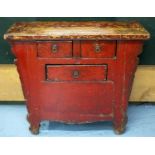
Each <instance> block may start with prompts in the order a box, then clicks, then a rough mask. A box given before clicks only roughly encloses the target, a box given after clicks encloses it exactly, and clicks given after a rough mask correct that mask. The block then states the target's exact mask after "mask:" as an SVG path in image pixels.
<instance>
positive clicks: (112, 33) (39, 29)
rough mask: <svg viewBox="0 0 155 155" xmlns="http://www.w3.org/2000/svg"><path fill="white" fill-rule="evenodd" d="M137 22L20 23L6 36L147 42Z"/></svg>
mask: <svg viewBox="0 0 155 155" xmlns="http://www.w3.org/2000/svg"><path fill="white" fill-rule="evenodd" d="M149 38H150V34H149V33H148V32H147V31H146V30H145V29H144V28H143V26H141V25H140V24H139V23H137V22H131V23H129V22H105V21H104V22H95V21H92V22H19V23H15V24H14V25H13V26H12V27H11V28H10V29H9V30H8V32H7V33H6V34H5V35H4V39H8V40H51V39H56V40H57V39H107V40H122V39H123V40H124V39H125V40H137V39H139V40H146V39H149Z"/></svg>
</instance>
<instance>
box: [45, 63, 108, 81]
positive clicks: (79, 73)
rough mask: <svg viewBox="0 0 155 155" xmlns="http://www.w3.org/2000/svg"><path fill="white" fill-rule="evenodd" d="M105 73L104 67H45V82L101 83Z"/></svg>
mask: <svg viewBox="0 0 155 155" xmlns="http://www.w3.org/2000/svg"><path fill="white" fill-rule="evenodd" d="M106 71H107V66H106V65H46V80H51V81H97V80H100V81H102V80H106Z"/></svg>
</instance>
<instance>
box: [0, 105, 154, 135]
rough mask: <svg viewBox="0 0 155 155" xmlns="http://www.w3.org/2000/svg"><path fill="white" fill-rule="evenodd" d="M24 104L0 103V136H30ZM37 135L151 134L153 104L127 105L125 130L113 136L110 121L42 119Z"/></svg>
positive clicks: (152, 132)
mask: <svg viewBox="0 0 155 155" xmlns="http://www.w3.org/2000/svg"><path fill="white" fill-rule="evenodd" d="M26 113H27V111H26V107H25V105H0V136H1V137H27V136H29V137H30V136H34V135H32V134H31V133H30V132H29V130H28V128H29V124H28V122H27V121H26ZM37 136H41V137H42V136H46V137H47V136H49V137H50V136H55V137H58V136H59V137H65V136H66V137H71V136H76V137H114V136H117V137H118V136H121V137H139V136H143V137H145V136H147V137H150V136H152V137H154V136H155V105H146V104H145V105H144V104H143V105H130V106H129V108H128V124H127V129H126V132H125V133H124V134H122V135H115V134H114V132H113V130H112V124H111V122H96V123H91V124H82V125H67V124H63V123H57V122H50V123H49V122H48V121H45V122H42V123H41V128H40V134H39V135H37Z"/></svg>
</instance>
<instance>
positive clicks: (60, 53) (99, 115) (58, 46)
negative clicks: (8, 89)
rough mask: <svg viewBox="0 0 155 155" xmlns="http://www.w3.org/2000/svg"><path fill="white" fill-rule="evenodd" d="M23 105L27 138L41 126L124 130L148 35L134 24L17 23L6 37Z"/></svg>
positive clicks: (120, 131)
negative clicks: (98, 125)
mask: <svg viewBox="0 0 155 155" xmlns="http://www.w3.org/2000/svg"><path fill="white" fill-rule="evenodd" d="M5 37H6V39H8V40H9V41H10V44H11V46H12V52H13V53H14V54H15V56H16V57H17V60H16V65H17V69H18V72H19V75H20V79H21V82H22V86H23V91H24V95H25V99H26V101H27V103H26V104H27V109H28V116H27V118H28V121H29V122H30V129H31V131H32V133H38V132H39V124H40V122H41V121H43V120H49V121H60V122H64V123H91V122H96V121H112V122H113V124H114V129H115V131H116V133H122V132H123V131H124V130H125V124H126V122H127V115H126V111H127V105H128V98H129V95H130V90H131V88H132V81H133V77H134V73H135V70H136V66H137V64H138V57H137V56H138V55H139V54H140V53H141V52H142V46H143V40H146V39H148V38H149V34H148V32H147V31H146V30H145V29H144V28H143V27H142V26H140V25H139V24H138V23H113V22H82V23H80V22H71V23H69V22H47V23H46V22H45V23H43V22H39V23H37V22H34V23H18V24H16V25H14V26H13V27H12V28H11V29H10V30H9V32H8V33H7V34H6V36H5Z"/></svg>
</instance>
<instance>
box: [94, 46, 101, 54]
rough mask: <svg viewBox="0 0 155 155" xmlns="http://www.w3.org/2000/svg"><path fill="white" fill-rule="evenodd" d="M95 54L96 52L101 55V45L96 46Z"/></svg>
mask: <svg viewBox="0 0 155 155" xmlns="http://www.w3.org/2000/svg"><path fill="white" fill-rule="evenodd" d="M95 52H96V53H100V52H101V47H100V45H99V44H96V45H95Z"/></svg>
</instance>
